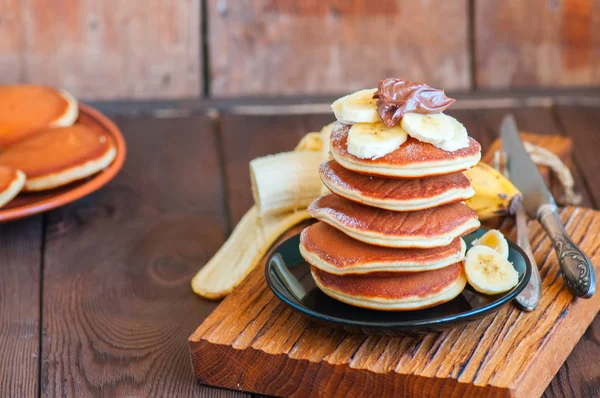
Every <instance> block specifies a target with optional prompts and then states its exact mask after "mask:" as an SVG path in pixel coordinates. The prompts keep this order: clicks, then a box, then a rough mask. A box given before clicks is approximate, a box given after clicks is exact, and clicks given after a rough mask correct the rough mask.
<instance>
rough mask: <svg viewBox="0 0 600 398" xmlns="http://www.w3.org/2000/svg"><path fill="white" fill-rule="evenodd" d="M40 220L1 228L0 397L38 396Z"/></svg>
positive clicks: (35, 219) (10, 224) (37, 218)
mask: <svg viewBox="0 0 600 398" xmlns="http://www.w3.org/2000/svg"><path fill="white" fill-rule="evenodd" d="M42 229H43V225H42V216H36V217H32V218H29V219H27V220H22V221H16V222H12V223H8V224H3V225H2V226H1V228H0V241H1V242H2V250H0V274H1V275H2V276H1V277H0V364H1V365H0V396H3V397H33V396H35V395H36V394H37V393H38V391H39V385H38V376H39V367H38V365H39V358H38V356H39V351H38V349H39V336H40V301H39V300H40V288H41V286H40V283H41V276H40V270H41V264H42V263H41V249H42V239H43V237H42Z"/></svg>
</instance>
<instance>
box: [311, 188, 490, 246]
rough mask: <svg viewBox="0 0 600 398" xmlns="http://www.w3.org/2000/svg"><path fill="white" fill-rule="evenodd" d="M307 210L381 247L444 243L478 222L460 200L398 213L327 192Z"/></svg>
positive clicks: (355, 237)
mask: <svg viewBox="0 0 600 398" xmlns="http://www.w3.org/2000/svg"><path fill="white" fill-rule="evenodd" d="M308 212H309V213H310V215H311V216H312V217H314V218H316V219H318V220H320V221H323V222H325V223H327V224H329V225H331V226H332V227H334V228H336V229H339V230H340V231H342V232H343V233H345V234H346V235H348V236H350V237H352V238H354V239H358V240H360V241H362V242H365V243H369V244H372V245H377V246H384V247H399V248H429V247H438V246H447V245H449V244H450V243H451V242H452V241H453V240H454V239H456V238H458V237H460V236H463V235H466V234H468V233H469V232H472V231H474V230H476V229H477V228H479V225H480V223H479V220H478V219H477V213H475V211H474V210H473V209H471V208H470V207H468V206H467V205H465V204H463V203H451V204H448V205H443V206H438V207H435V208H433V209H426V210H417V211H412V212H406V213H400V212H394V211H390V210H383V209H377V208H374V207H369V206H365V205H362V204H359V203H355V202H351V201H349V200H346V199H344V198H341V197H338V196H336V195H333V194H330V195H326V196H322V197H320V198H318V199H316V200H315V201H314V202H312V203H311V204H310V206H309V207H308Z"/></svg>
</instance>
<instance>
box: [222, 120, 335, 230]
mask: <svg viewBox="0 0 600 398" xmlns="http://www.w3.org/2000/svg"><path fill="white" fill-rule="evenodd" d="M332 121H333V116H330V115H307V116H297V115H284V116H249V115H235V114H228V113H224V114H222V115H221V119H220V132H221V142H222V145H223V147H222V150H223V161H224V166H225V176H226V179H227V193H228V201H229V211H230V215H231V223H232V226H235V224H237V222H238V221H239V220H240V218H242V216H243V215H244V213H245V212H246V211H247V210H248V209H249V208H250V206H252V204H253V200H252V191H251V190H250V169H249V166H248V163H249V162H250V160H252V159H254V158H256V157H259V156H265V155H270V154H273V153H278V152H284V151H292V150H294V147H295V146H296V144H297V143H298V141H300V139H301V138H302V137H303V136H304V135H305V134H306V133H308V132H310V131H319V130H320V129H321V128H322V127H323V125H325V124H327V123H330V122H332Z"/></svg>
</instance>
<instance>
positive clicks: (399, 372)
mask: <svg viewBox="0 0 600 398" xmlns="http://www.w3.org/2000/svg"><path fill="white" fill-rule="evenodd" d="M561 217H562V220H563V222H564V223H565V225H566V228H567V231H568V232H569V234H570V235H571V237H572V238H573V241H574V242H576V243H577V244H579V245H580V247H581V248H582V249H583V250H584V251H585V252H586V253H587V254H588V255H589V256H590V257H591V258H592V262H593V263H594V264H596V267H598V264H600V250H598V249H599V247H600V239H599V238H598V236H599V233H600V212H598V211H593V210H589V209H583V208H574V207H570V208H565V209H563V210H562V211H561ZM503 224H504V225H503V226H502V229H503V230H504V232H505V233H506V234H508V236H510V237H511V238H512V239H515V237H516V231H515V229H514V226H513V223H512V221H511V220H510V219H507V220H506V221H505V222H504V223H503ZM300 229H301V227H298V228H295V229H293V230H291V231H289V232H288V233H287V234H286V236H291V235H293V234H294V233H297V232H298V231H299V230H300ZM529 237H530V241H531V246H532V249H533V251H534V255H535V258H536V261H537V263H538V266H539V268H540V273H541V275H542V279H543V296H542V301H541V303H540V305H539V307H538V308H537V309H536V310H535V311H533V312H531V313H525V312H522V311H519V310H518V309H517V308H516V307H513V306H512V305H508V306H506V307H504V308H503V309H502V310H500V311H499V312H497V313H495V314H491V315H490V316H488V317H486V318H483V319H481V320H479V321H476V322H473V323H470V324H468V325H465V326H461V327H457V328H454V329H450V330H447V331H445V332H442V333H432V334H428V335H425V336H421V337H398V336H395V337H392V336H368V335H364V334H357V333H348V332H346V331H344V330H340V329H336V328H334V327H332V326H330V325H324V324H322V323H317V322H314V321H313V320H311V319H310V318H308V317H305V316H303V315H302V314H300V313H298V312H296V311H295V310H293V309H291V308H289V307H288V306H286V305H285V304H284V303H282V302H280V301H279V300H278V299H277V298H276V297H275V296H274V295H273V293H272V292H271V291H270V290H269V288H268V287H267V285H266V283H265V281H264V277H263V272H264V260H263V261H262V262H261V264H259V266H258V267H257V268H256V269H255V270H254V271H252V273H251V274H250V275H249V276H248V278H247V279H246V280H245V281H244V282H243V283H242V284H241V285H240V286H239V287H238V288H237V289H235V290H234V291H233V293H231V294H230V295H229V296H228V297H227V298H226V299H225V300H224V301H223V302H222V303H221V305H220V306H219V307H217V309H216V310H215V311H214V312H213V313H212V314H211V315H210V316H209V317H208V318H207V319H206V320H205V321H204V323H202V325H200V327H199V328H198V329H197V330H196V331H195V332H194V334H193V335H192V336H191V337H190V338H189V346H190V352H191V357H192V365H193V368H194V374H195V375H196V377H197V378H198V380H199V381H200V382H202V383H206V384H211V385H215V386H220V387H225V388H230V389H236V390H243V391H252V392H257V393H263V394H269V395H276V396H295V397H311V396H340V397H360V396H373V397H380V396H394V397H434V396H435V397H439V396H443V397H527V398H529V397H535V396H539V395H541V393H542V392H543V391H544V389H545V388H546V386H547V385H548V383H549V382H550V380H551V379H552V378H553V376H554V375H555V374H556V372H557V371H558V369H559V367H560V366H561V364H562V363H563V362H564V360H565V359H566V358H567V356H568V355H569V353H570V352H571V350H572V349H573V347H574V346H575V344H576V343H577V341H578V340H579V339H580V337H581V335H582V334H583V333H584V331H585V329H586V328H587V326H588V325H589V324H590V323H591V321H592V320H593V318H594V317H595V315H596V313H597V312H598V310H599V309H600V294H596V295H595V296H594V297H593V298H592V299H590V300H580V299H574V298H573V296H572V295H571V293H570V292H569V291H568V290H567V289H566V288H565V286H564V284H563V281H562V278H561V277H560V276H559V273H558V270H559V268H558V263H557V260H556V256H555V254H554V251H553V250H552V247H551V242H550V240H549V239H548V238H547V237H546V234H545V233H544V231H543V229H542V228H541V226H540V225H539V224H538V223H537V222H531V223H530V231H529ZM599 272H600V270H598V268H597V273H599Z"/></svg>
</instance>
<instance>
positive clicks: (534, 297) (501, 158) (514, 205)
mask: <svg viewBox="0 0 600 398" xmlns="http://www.w3.org/2000/svg"><path fill="white" fill-rule="evenodd" d="M507 163H508V156H507V155H506V152H504V151H502V152H500V151H496V153H494V167H495V168H496V170H498V171H500V172H501V173H502V174H504V177H506V178H509V179H510V170H509V169H508V167H507V166H508V164H507ZM510 207H511V209H510V212H511V214H514V215H515V220H516V224H517V245H519V247H521V249H523V251H524V252H525V255H527V257H528V258H529V262H530V263H531V267H532V269H531V277H530V278H529V282H527V286H525V288H524V289H523V290H521V293H519V294H518V295H517V297H515V304H517V306H518V307H519V308H521V309H522V310H524V311H533V310H534V309H535V308H536V307H537V305H538V304H539V303H540V299H541V298H542V277H541V276H540V271H539V270H538V266H537V263H536V261H535V257H534V256H533V253H532V252H531V246H530V245H529V236H528V235H529V234H528V231H529V229H528V228H527V214H526V213H525V208H524V207H523V199H522V198H521V196H518V197H515V198H514V199H513V200H512V202H511V204H510Z"/></svg>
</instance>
